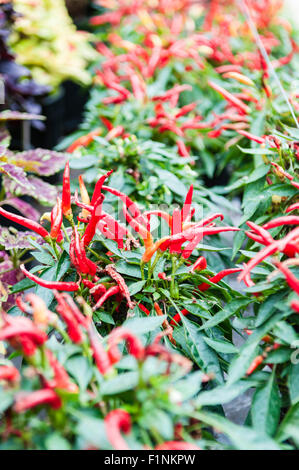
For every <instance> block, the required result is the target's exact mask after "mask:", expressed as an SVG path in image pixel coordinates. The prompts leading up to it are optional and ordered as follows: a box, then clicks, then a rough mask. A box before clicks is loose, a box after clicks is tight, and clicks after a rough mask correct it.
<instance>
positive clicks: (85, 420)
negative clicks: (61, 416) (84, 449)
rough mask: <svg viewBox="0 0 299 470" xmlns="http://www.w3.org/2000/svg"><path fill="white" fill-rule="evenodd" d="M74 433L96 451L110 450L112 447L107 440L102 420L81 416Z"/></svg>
mask: <svg viewBox="0 0 299 470" xmlns="http://www.w3.org/2000/svg"><path fill="white" fill-rule="evenodd" d="M80 415H81V413H80ZM80 415H79V416H80ZM76 432H77V433H78V435H79V436H80V437H81V438H82V439H84V440H85V441H86V443H87V444H89V445H93V446H95V447H96V448H98V449H111V447H112V446H111V444H110V442H109V441H108V439H107V436H106V430H105V425H104V421H103V420H102V419H98V418H95V417H92V416H84V415H83V414H82V418H81V416H80V419H79V421H78V424H77V427H76Z"/></svg>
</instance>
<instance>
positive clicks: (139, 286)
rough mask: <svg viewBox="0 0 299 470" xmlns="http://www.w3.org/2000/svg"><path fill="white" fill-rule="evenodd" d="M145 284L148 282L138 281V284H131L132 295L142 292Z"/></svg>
mask: <svg viewBox="0 0 299 470" xmlns="http://www.w3.org/2000/svg"><path fill="white" fill-rule="evenodd" d="M145 283H146V281H138V282H134V283H133V284H130V285H129V292H130V295H132V296H133V295H135V294H137V292H140V291H141V290H142V287H143V286H144V284H145Z"/></svg>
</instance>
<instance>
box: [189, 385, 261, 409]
mask: <svg viewBox="0 0 299 470" xmlns="http://www.w3.org/2000/svg"><path fill="white" fill-rule="evenodd" d="M254 386H256V382H253V381H245V380H244V381H240V382H236V383H234V384H232V385H222V386H220V387H216V388H213V389H212V390H209V391H207V392H201V393H200V394H199V396H198V398H197V399H196V404H197V405H198V406H205V405H211V406H212V405H223V404H225V403H229V402H230V401H232V400H235V398H237V397H238V396H239V395H242V394H243V393H245V392H246V391H247V390H248V389H249V388H252V387H254Z"/></svg>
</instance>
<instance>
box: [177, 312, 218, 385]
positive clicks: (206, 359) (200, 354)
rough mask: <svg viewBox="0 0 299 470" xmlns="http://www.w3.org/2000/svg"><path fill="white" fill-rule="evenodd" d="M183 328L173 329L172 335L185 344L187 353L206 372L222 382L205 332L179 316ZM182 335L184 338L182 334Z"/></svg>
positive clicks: (215, 357)
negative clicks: (206, 340)
mask: <svg viewBox="0 0 299 470" xmlns="http://www.w3.org/2000/svg"><path fill="white" fill-rule="evenodd" d="M181 320H182V323H183V330H184V332H182V331H181V330H182V328H179V329H177V330H175V332H174V337H175V339H176V340H177V341H178V342H179V343H180V344H181V345H183V346H184V345H185V347H186V348H187V350H188V352H189V355H190V356H191V357H192V358H193V360H194V361H195V362H196V363H197V364H198V365H199V366H200V367H201V368H203V370H204V371H205V372H206V373H212V374H214V375H215V378H216V380H217V382H218V383H223V375H222V371H221V367H220V364H219V361H218V358H217V355H216V353H215V351H213V349H211V348H210V347H209V346H208V345H207V343H206V342H205V334H204V333H202V332H201V331H199V328H198V325H197V324H196V323H193V322H191V321H190V320H188V319H187V318H186V317H183V316H182V317H181ZM183 335H184V338H182V336H183Z"/></svg>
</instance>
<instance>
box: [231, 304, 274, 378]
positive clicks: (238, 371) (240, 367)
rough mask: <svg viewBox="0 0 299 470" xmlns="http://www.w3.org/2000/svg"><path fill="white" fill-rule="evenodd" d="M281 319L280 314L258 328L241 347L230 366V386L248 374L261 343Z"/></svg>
mask: <svg viewBox="0 0 299 470" xmlns="http://www.w3.org/2000/svg"><path fill="white" fill-rule="evenodd" d="M279 319H280V313H279V314H276V315H273V316H272V317H271V318H270V319H269V320H268V321H267V322H266V323H264V324H263V325H262V326H261V327H260V328H257V329H256V330H255V331H254V333H252V335H251V336H249V338H248V339H247V340H246V342H245V343H244V345H243V346H242V347H241V349H240V351H239V355H238V356H237V357H236V358H235V359H234V360H233V361H232V363H231V364H230V367H229V371H228V378H227V383H228V384H231V383H233V382H236V381H237V380H239V379H240V378H241V377H243V376H244V375H245V374H246V371H247V369H248V367H249V366H250V364H251V362H252V360H253V359H254V357H255V356H256V353H257V348H258V345H259V342H260V341H261V339H262V338H263V336H265V335H266V334H267V333H268V332H269V330H270V329H271V328H272V327H273V326H274V325H275V323H276V322H277V321H278V320H279Z"/></svg>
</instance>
